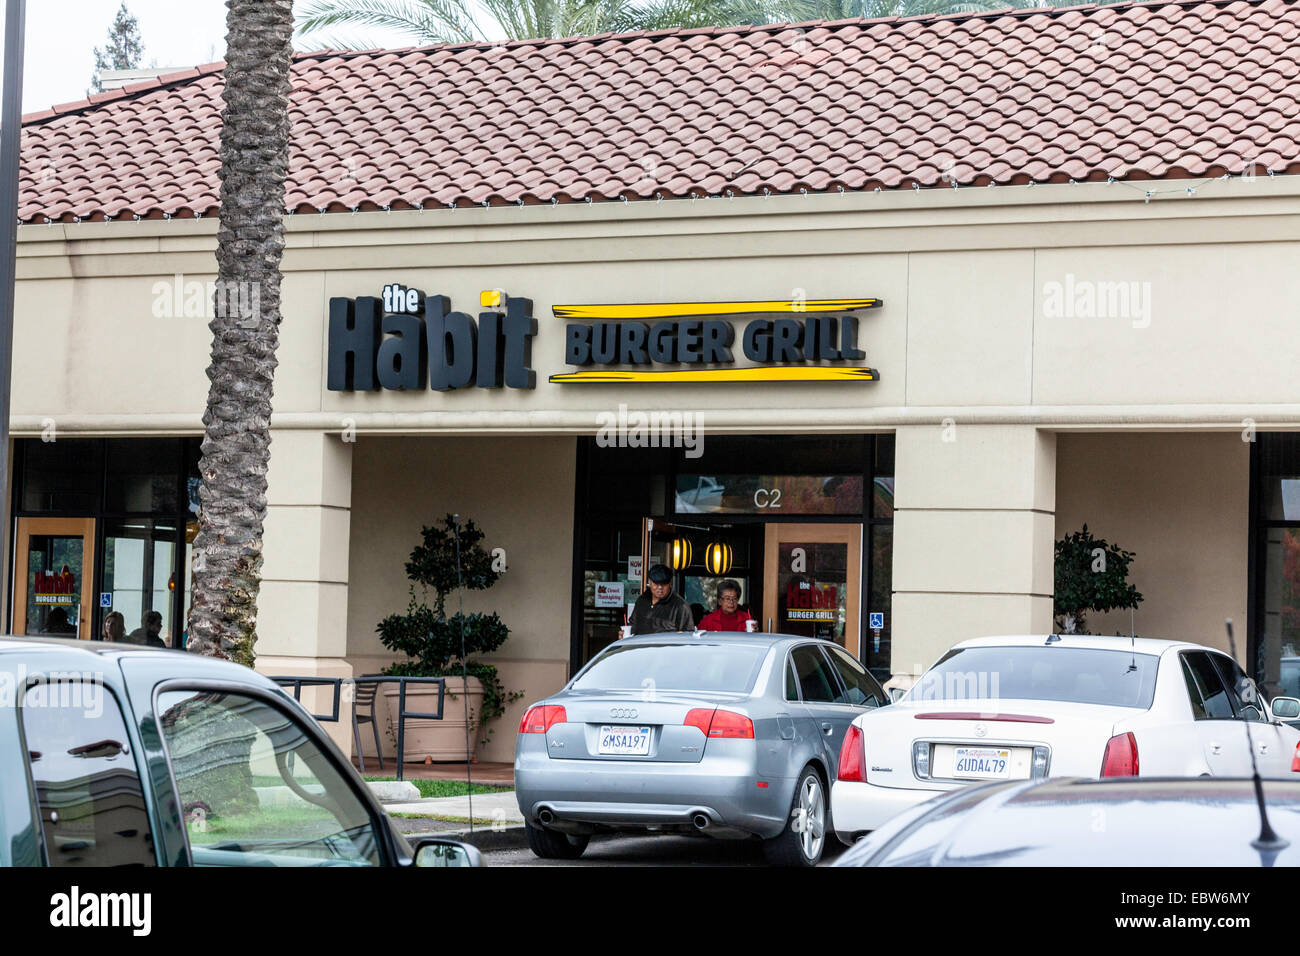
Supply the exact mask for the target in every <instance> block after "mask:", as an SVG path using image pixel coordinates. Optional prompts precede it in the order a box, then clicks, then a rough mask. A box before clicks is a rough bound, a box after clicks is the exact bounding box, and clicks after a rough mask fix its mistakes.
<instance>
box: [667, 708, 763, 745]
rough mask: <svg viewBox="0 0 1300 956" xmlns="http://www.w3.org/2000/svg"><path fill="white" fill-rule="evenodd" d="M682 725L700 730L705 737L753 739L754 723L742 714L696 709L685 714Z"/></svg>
mask: <svg viewBox="0 0 1300 956" xmlns="http://www.w3.org/2000/svg"><path fill="white" fill-rule="evenodd" d="M682 723H683V724H684V725H685V726H687V727H698V728H700V732H701V733H702V734H704V736H706V737H723V738H726V737H730V738H732V739H744V740H753V739H754V722H753V721H752V720H750V719H749V718H748V717H746V716H745V715H744V714H734V713H732V712H731V711H729V710H710V709H708V708H707V707H697V708H695V709H694V710H692V711H689V712H688V713H687V714H686V720H684V721H683V722H682Z"/></svg>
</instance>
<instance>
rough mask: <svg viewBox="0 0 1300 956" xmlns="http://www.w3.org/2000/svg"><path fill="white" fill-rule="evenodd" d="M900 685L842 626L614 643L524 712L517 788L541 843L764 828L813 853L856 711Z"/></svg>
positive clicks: (779, 850)
mask: <svg viewBox="0 0 1300 956" xmlns="http://www.w3.org/2000/svg"><path fill="white" fill-rule="evenodd" d="M888 699H889V698H888V695H886V694H885V692H884V691H883V690H882V689H881V687H880V684H879V683H877V682H876V680H875V678H874V677H872V676H871V675H870V674H869V673H868V672H867V671H866V669H865V668H864V667H863V666H862V665H861V664H860V663H858V661H857V660H855V659H854V658H853V657H852V656H851V655H850V654H848V653H847V652H846V651H845V650H844V649H843V648H842V647H839V646H838V645H836V644H833V643H831V642H830V641H824V640H819V639H815V638H808V637H792V636H790V635H785V634H740V633H735V634H733V633H719V632H705V631H696V632H694V633H681V634H654V635H646V636H642V637H629V638H625V639H623V640H620V641H617V642H615V643H614V644H611V645H610V646H609V647H607V648H605V649H604V650H603V651H601V652H600V654H598V655H597V656H596V657H594V658H593V659H592V660H591V661H590V663H588V664H587V666H586V667H584V668H583V669H582V670H581V671H579V672H578V674H577V675H576V676H575V677H574V678H573V679H572V680H571V681H569V683H568V684H567V685H566V686H565V687H564V689H563V690H561V691H560V692H559V693H557V694H555V695H554V696H552V697H548V698H547V699H546V700H543V701H539V702H538V703H536V704H534V705H533V706H532V707H530V708H529V709H528V712H527V713H526V714H525V715H524V719H523V721H522V722H521V723H520V725H519V740H518V744H517V747H516V751H515V793H516V796H517V798H518V801H519V809H520V811H521V812H522V813H523V815H524V821H525V826H526V828H527V831H528V842H529V845H530V846H531V847H532V850H533V852H534V853H536V854H537V855H538V856H540V857H544V858H559V859H576V858H577V857H579V856H581V855H582V852H583V851H584V850H585V849H586V848H587V841H588V840H589V839H590V837H591V835H592V834H593V833H597V832H600V831H606V830H630V831H640V832H659V833H700V834H703V835H706V836H713V837H719V838H730V839H735V838H758V839H761V840H763V848H764V851H765V853H766V855H767V858H768V860H769V861H770V862H773V863H777V864H781V865H787V866H812V865H813V864H815V863H816V862H817V861H818V859H820V857H821V853H822V847H823V845H824V842H825V838H826V834H827V833H828V832H830V830H831V824H830V821H829V820H828V819H827V818H828V816H829V810H828V803H827V797H826V795H827V786H828V781H830V780H833V779H835V772H836V767H837V764H838V760H839V750H840V743H841V741H842V740H843V738H844V734H845V732H846V731H847V730H848V727H849V724H851V723H852V722H853V719H854V718H855V717H857V716H858V715H859V714H861V713H863V712H864V711H866V710H869V709H872V708H875V707H883V706H885V704H886V703H887V701H888Z"/></svg>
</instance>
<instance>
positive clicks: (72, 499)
mask: <svg viewBox="0 0 1300 956" xmlns="http://www.w3.org/2000/svg"><path fill="white" fill-rule="evenodd" d="M14 446H15V450H21V454H22V458H21V465H20V467H19V468H17V469H15V471H16V473H17V475H18V476H19V481H20V483H21V486H22V490H21V492H20V494H19V495H18V496H17V497H18V509H19V510H20V511H21V512H24V513H30V514H56V513H57V514H92V513H94V512H95V511H97V510H98V509H99V497H100V492H101V489H102V487H103V470H104V443H103V442H102V441H101V440H100V439H98V438H62V439H58V440H56V441H45V440H44V439H41V440H36V439H17V440H16V441H15V442H14Z"/></svg>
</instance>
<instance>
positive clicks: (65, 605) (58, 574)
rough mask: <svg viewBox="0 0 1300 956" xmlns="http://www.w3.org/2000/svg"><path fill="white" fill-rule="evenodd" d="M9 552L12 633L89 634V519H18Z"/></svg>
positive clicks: (91, 543)
mask: <svg viewBox="0 0 1300 956" xmlns="http://www.w3.org/2000/svg"><path fill="white" fill-rule="evenodd" d="M14 544H15V551H14V633H15V634H23V635H27V636H30V637H69V638H81V639H83V640H89V639H90V638H92V637H94V633H93V629H94V625H93V623H92V622H93V620H94V618H93V615H92V614H91V588H92V587H93V586H94V580H95V567H94V565H95V520H94V519H93V518H19V519H18V528H17V536H16V539H15V542H14Z"/></svg>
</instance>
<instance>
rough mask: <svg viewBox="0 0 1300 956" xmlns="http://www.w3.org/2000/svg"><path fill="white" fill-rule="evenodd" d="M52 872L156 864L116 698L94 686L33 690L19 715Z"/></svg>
mask: <svg viewBox="0 0 1300 956" xmlns="http://www.w3.org/2000/svg"><path fill="white" fill-rule="evenodd" d="M20 714H21V722H22V730H23V737H24V739H25V740H26V746H27V766H28V767H29V769H30V772H31V779H32V789H33V790H34V791H35V793H36V804H37V810H38V815H39V817H40V820H41V832H42V834H43V836H44V838H45V859H46V862H47V863H48V864H49V865H50V866H60V867H62V866H69V867H74V866H75V867H80V866H157V863H158V861H157V859H156V858H155V854H154V846H153V833H152V831H151V830H150V827H149V811H148V809H147V808H146V806H145V802H144V792H143V791H142V790H141V787H140V773H139V771H138V769H137V768H136V764H135V755H134V754H133V753H132V752H131V751H132V747H131V741H130V739H129V738H128V737H127V733H126V720H125V719H124V718H123V716H122V709H121V707H120V706H119V705H118V702H117V698H115V697H114V696H113V694H112V693H111V692H110V691H109V690H107V689H106V688H105V687H104V685H103V684H100V683H98V682H96V681H93V680H50V681H40V682H38V683H35V684H32V685H31V686H30V687H28V688H27V691H26V692H25V693H24V694H23V702H22V708H21V711H20Z"/></svg>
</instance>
